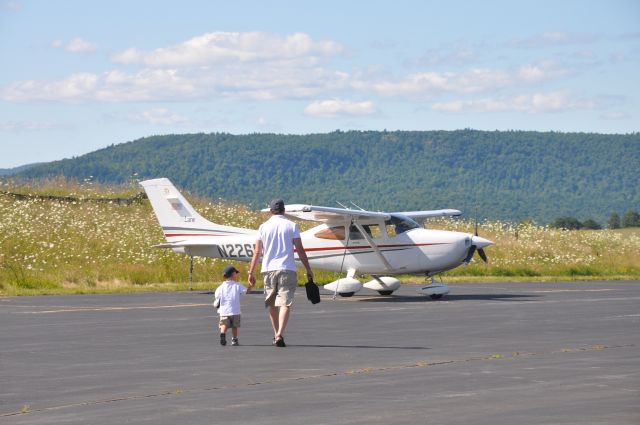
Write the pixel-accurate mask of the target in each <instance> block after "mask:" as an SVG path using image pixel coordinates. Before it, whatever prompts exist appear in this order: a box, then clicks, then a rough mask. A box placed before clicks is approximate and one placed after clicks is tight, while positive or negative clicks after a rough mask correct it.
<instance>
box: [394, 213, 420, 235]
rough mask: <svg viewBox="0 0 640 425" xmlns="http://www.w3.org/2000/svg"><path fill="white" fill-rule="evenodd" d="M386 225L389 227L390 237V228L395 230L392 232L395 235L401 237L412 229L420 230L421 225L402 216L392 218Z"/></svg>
mask: <svg viewBox="0 0 640 425" xmlns="http://www.w3.org/2000/svg"><path fill="white" fill-rule="evenodd" d="M385 224H386V225H387V234H388V235H389V236H391V232H390V231H389V228H391V227H392V228H393V230H392V232H393V233H394V234H395V235H399V234H401V233H404V232H406V231H409V230H411V229H418V228H420V225H419V224H418V223H416V222H415V221H413V220H412V219H410V218H408V217H405V216H401V215H394V216H391V220H387V221H385Z"/></svg>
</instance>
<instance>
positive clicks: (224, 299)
mask: <svg viewBox="0 0 640 425" xmlns="http://www.w3.org/2000/svg"><path fill="white" fill-rule="evenodd" d="M246 293H247V288H245V287H244V286H242V285H241V284H240V283H238V282H236V281H233V280H225V281H224V282H222V285H220V286H218V288H217V289H216V294H215V297H216V298H217V299H219V300H220V307H219V308H218V314H219V315H220V316H234V315H236V314H240V294H246Z"/></svg>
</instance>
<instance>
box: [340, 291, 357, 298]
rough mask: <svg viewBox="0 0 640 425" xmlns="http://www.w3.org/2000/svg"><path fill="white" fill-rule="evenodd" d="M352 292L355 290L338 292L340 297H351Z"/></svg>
mask: <svg viewBox="0 0 640 425" xmlns="http://www.w3.org/2000/svg"><path fill="white" fill-rule="evenodd" d="M353 294H355V292H340V296H341V297H353Z"/></svg>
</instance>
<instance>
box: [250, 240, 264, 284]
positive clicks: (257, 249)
mask: <svg viewBox="0 0 640 425" xmlns="http://www.w3.org/2000/svg"><path fill="white" fill-rule="evenodd" d="M261 255H262V241H261V240H259V239H258V240H257V241H256V243H255V245H254V246H253V257H252V258H251V265H250V266H249V286H250V288H251V287H253V285H255V284H256V276H255V274H254V273H255V270H256V266H257V265H258V260H259V259H260V256H261Z"/></svg>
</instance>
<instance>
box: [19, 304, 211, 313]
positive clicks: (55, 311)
mask: <svg viewBox="0 0 640 425" xmlns="http://www.w3.org/2000/svg"><path fill="white" fill-rule="evenodd" d="M204 306H209V307H210V306H211V304H210V303H204V304H173V305H149V306H132V307H91V308H89V307H83V308H65V309H59V310H42V311H17V312H15V314H52V313H76V312H83V311H122V310H153V309H163V308H191V307H204Z"/></svg>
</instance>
